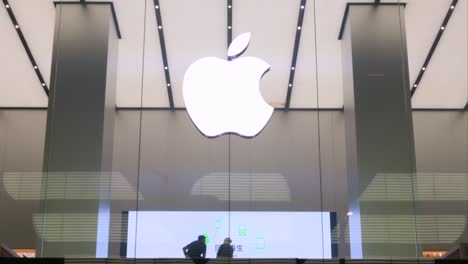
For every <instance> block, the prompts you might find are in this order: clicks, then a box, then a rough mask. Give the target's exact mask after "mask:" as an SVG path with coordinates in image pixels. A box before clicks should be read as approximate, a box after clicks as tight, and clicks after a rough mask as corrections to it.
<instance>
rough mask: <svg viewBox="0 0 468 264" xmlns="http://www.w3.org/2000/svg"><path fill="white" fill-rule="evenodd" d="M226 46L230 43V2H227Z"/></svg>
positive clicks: (230, 0)
mask: <svg viewBox="0 0 468 264" xmlns="http://www.w3.org/2000/svg"><path fill="white" fill-rule="evenodd" d="M227 27H228V28H227V45H228V49H229V45H231V42H232V0H227Z"/></svg>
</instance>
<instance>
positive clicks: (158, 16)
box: [154, 0, 174, 110]
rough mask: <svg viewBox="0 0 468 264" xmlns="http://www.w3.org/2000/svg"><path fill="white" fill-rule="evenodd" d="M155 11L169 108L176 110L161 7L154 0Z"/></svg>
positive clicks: (156, 0)
mask: <svg viewBox="0 0 468 264" xmlns="http://www.w3.org/2000/svg"><path fill="white" fill-rule="evenodd" d="M154 11H155V12H156V26H157V29H158V32H159V44H160V45H161V55H162V59H163V67H164V75H165V77H166V87H167V96H168V99H169V108H170V109H171V110H174V98H173V96H172V86H171V85H172V84H171V77H170V74H169V64H168V59H167V51H166V44H165V43H166V42H165V40H164V28H163V23H162V18H161V5H160V3H159V0H154Z"/></svg>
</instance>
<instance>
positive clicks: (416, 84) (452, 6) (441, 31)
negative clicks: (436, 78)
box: [411, 0, 458, 97]
mask: <svg viewBox="0 0 468 264" xmlns="http://www.w3.org/2000/svg"><path fill="white" fill-rule="evenodd" d="M457 3H458V0H453V1H452V3H451V4H450V7H449V9H448V11H447V14H446V15H445V18H444V21H443V22H442V25H441V26H440V28H439V30H438V32H437V36H436V38H435V40H434V43H432V46H431V49H430V50H429V54H427V57H426V60H425V61H424V64H423V65H422V66H421V70H420V71H419V74H418V77H417V78H416V81H415V82H414V84H413V86H412V87H411V97H413V96H414V93H415V92H416V90H417V89H418V87H419V86H420V83H421V80H422V78H423V76H424V73H425V72H426V69H427V67H428V66H429V63H430V62H431V59H432V56H433V55H434V51H435V50H436V48H437V45H439V42H440V39H441V38H442V35H443V34H444V31H445V29H446V28H447V24H448V22H449V21H450V18H451V17H452V14H453V11H454V10H455V7H456V6H457Z"/></svg>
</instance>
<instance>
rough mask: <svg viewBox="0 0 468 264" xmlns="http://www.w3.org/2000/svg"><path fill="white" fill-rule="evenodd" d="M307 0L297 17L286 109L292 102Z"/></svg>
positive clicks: (303, 2)
mask: <svg viewBox="0 0 468 264" xmlns="http://www.w3.org/2000/svg"><path fill="white" fill-rule="evenodd" d="M306 2H307V0H301V4H300V6H299V17H298V19H297V27H296V38H295V40H294V50H293V56H292V62H291V68H290V73H289V82H288V93H287V94H286V104H285V107H284V109H285V110H286V111H287V110H289V105H290V103H291V95H292V88H293V84H294V73H295V72H296V61H297V54H298V51H299V42H300V40H301V32H302V22H303V20H304V12H305V5H306Z"/></svg>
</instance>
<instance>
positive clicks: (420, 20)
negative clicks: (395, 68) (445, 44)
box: [405, 0, 452, 89]
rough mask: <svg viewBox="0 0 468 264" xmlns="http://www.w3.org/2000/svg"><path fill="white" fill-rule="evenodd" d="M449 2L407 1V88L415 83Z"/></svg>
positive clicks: (447, 0) (450, 0)
mask: <svg viewBox="0 0 468 264" xmlns="http://www.w3.org/2000/svg"><path fill="white" fill-rule="evenodd" d="M451 2H452V0H409V1H408V5H407V6H406V8H405V20H406V41H407V46H408V64H409V75H410V85H409V87H408V88H411V85H413V84H414V82H415V81H416V78H417V77H418V74H419V72H420V70H421V67H422V65H423V63H424V61H425V60H426V57H427V54H428V53H429V50H430V49H431V46H432V43H433V42H434V39H435V37H436V35H437V32H438V31H439V27H440V25H441V24H442V21H443V20H444V17H445V15H446V14H447V10H448V7H449V5H450V3H451ZM425 77H426V76H424V77H423V79H424V78H425ZM419 88H422V87H419ZM419 88H418V89H419Z"/></svg>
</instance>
